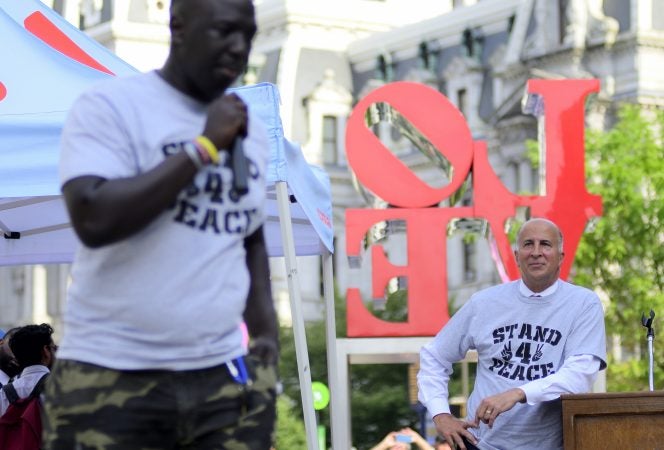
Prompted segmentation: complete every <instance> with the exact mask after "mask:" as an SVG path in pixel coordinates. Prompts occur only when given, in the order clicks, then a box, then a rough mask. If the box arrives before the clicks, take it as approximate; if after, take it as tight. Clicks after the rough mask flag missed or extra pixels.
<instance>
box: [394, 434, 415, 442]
mask: <svg viewBox="0 0 664 450" xmlns="http://www.w3.org/2000/svg"><path fill="white" fill-rule="evenodd" d="M394 440H395V441H397V442H405V443H407V444H410V443H412V442H413V438H412V436H408V435H407V434H397V435H396V436H394Z"/></svg>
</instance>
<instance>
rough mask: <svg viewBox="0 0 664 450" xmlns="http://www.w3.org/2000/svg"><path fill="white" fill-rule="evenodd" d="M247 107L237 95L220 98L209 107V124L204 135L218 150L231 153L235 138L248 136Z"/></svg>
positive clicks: (204, 130)
mask: <svg viewBox="0 0 664 450" xmlns="http://www.w3.org/2000/svg"><path fill="white" fill-rule="evenodd" d="M247 121H248V114H247V105H245V104H244V102H243V101H242V99H240V97H238V96H237V95H235V94H228V95H224V96H221V97H219V98H218V99H216V100H215V101H213V102H212V103H210V106H209V107H208V115H207V122H206V123H205V128H204V129H203V135H204V136H206V137H207V138H208V139H210V140H211V141H212V142H213V143H214V145H215V146H216V147H217V149H219V150H221V149H226V150H229V151H231V150H232V147H233V145H232V144H233V141H234V140H235V137H236V136H238V135H240V136H245V135H246V134H247Z"/></svg>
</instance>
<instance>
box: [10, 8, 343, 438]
mask: <svg viewBox="0 0 664 450" xmlns="http://www.w3.org/2000/svg"><path fill="white" fill-rule="evenodd" d="M0 30H1V33H2V39H1V40H0V266H2V265H23V264H40V263H63V262H70V261H71V260H72V258H73V255H74V253H75V249H76V247H77V245H79V244H78V241H77V239H76V237H75V236H74V233H73V231H72V229H71V227H70V225H69V220H68V217H67V214H66V211H65V207H64V204H63V201H62V198H61V197H60V186H59V181H58V170H57V166H58V156H59V141H60V133H61V129H62V125H63V123H64V119H65V116H66V114H67V111H68V110H69V108H70V107H71V105H72V103H73V101H74V100H75V98H76V97H77V96H78V95H79V94H80V93H81V92H82V91H83V90H84V89H86V88H87V87H88V86H90V85H91V84H92V83H95V82H97V81H100V80H102V79H104V78H107V77H109V76H113V75H117V76H122V75H128V74H132V73H135V72H136V71H135V69H133V68H132V67H130V66H129V65H127V64H126V63H125V62H123V61H122V60H120V59H119V58H117V57H116V56H115V55H113V54H112V53H111V52H109V51H108V50H107V49H106V48H104V47H102V46H101V45H99V44H98V43H97V42H95V41H94V40H92V39H90V38H89V37H88V36H86V35H85V34H84V33H82V32H80V31H79V30H78V29H77V28H75V27H73V26H72V25H70V24H69V23H68V22H66V21H65V20H64V19H63V18H62V17H61V16H59V15H58V14H57V13H55V12H54V11H52V10H51V9H50V8H48V7H46V6H45V5H44V4H42V3H41V2H40V1H38V0H0ZM236 92H237V93H238V94H239V95H240V96H241V97H242V98H243V99H244V100H245V101H246V102H247V104H248V105H249V108H250V109H251V110H253V111H254V112H255V113H257V114H258V115H259V116H260V117H261V118H262V120H263V121H264V122H265V124H266V125H267V127H268V131H269V139H270V147H271V160H270V164H269V167H268V175H267V176H268V182H269V185H270V187H269V192H268V198H269V200H268V211H267V212H268V221H267V224H266V227H265V229H266V240H267V245H268V252H269V254H270V256H282V255H283V256H285V257H286V266H287V271H288V286H289V291H290V297H291V311H292V315H293V327H294V333H295V338H296V353H297V357H298V371H299V378H300V387H301V390H302V404H303V409H304V413H305V426H306V429H307V441H308V446H309V448H310V449H314V450H315V449H317V448H318V442H317V437H316V424H315V417H314V410H313V399H312V393H311V374H310V372H309V362H308V356H307V351H306V338H305V334H304V322H303V319H302V312H301V302H300V292H299V280H298V275H297V269H296V263H295V256H296V255H298V256H303V255H322V257H323V263H324V266H325V271H324V273H325V283H326V301H327V303H330V302H332V301H333V300H332V295H333V294H332V288H331V286H332V284H331V283H332V273H331V267H332V266H331V253H332V251H333V248H332V237H333V230H332V203H331V198H330V186H329V179H328V177H327V175H326V174H325V173H324V172H323V171H322V170H320V169H317V168H315V167H312V166H309V165H308V164H307V163H306V162H305V160H304V158H303V156H302V153H301V151H300V149H299V148H298V147H297V146H295V145H294V144H292V143H290V142H288V141H287V140H286V139H285V138H284V136H283V129H282V125H281V118H280V115H279V98H278V93H277V89H276V87H275V86H273V85H271V84H259V85H255V86H248V87H242V88H238V89H237V90H236ZM332 320H333V318H332ZM332 329H333V328H332Z"/></svg>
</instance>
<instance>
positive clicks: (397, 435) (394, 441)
mask: <svg viewBox="0 0 664 450" xmlns="http://www.w3.org/2000/svg"><path fill="white" fill-rule="evenodd" d="M413 446H414V447H413ZM413 448H415V449H418V450H434V448H433V447H432V446H431V445H430V444H429V443H428V442H427V441H426V439H424V438H423V437H422V436H420V434H419V433H417V432H416V431H414V430H413V429H411V428H402V429H401V430H399V431H390V432H389V433H387V435H385V437H384V438H383V440H382V441H380V442H379V443H378V444H377V445H375V446H374V447H373V448H371V450H411V449H413Z"/></svg>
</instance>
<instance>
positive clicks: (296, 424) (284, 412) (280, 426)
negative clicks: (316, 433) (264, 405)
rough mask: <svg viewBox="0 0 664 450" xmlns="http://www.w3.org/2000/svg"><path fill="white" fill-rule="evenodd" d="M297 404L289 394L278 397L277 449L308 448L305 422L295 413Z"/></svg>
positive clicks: (303, 449) (301, 449)
mask: <svg viewBox="0 0 664 450" xmlns="http://www.w3.org/2000/svg"><path fill="white" fill-rule="evenodd" d="M297 406H298V405H297V404H296V403H295V402H294V401H293V400H292V399H291V398H289V397H288V396H287V395H284V394H282V395H280V396H279V397H278V398H277V443H276V448H277V449H285V450H307V439H306V436H305V430H304V422H302V419H301V418H300V417H299V416H298V415H297V414H294V409H295V408H296V407H297Z"/></svg>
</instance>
